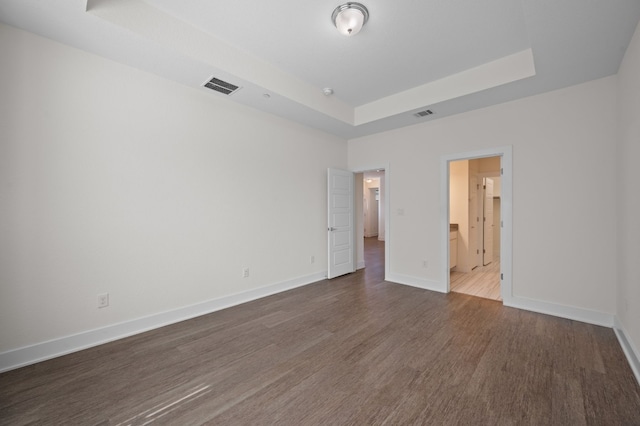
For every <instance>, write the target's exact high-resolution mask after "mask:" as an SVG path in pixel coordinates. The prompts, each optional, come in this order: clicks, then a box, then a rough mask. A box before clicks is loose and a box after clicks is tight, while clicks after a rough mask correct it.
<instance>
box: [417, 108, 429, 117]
mask: <svg viewBox="0 0 640 426" xmlns="http://www.w3.org/2000/svg"><path fill="white" fill-rule="evenodd" d="M431 114H433V111H431V110H430V109H425V110H424V111H420V112H416V113H415V114H413V115H415V116H416V117H418V118H422V117H426V116H427V115H431Z"/></svg>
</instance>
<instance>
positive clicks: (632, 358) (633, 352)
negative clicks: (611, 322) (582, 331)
mask: <svg viewBox="0 0 640 426" xmlns="http://www.w3.org/2000/svg"><path fill="white" fill-rule="evenodd" d="M613 331H615V333H616V336H617V337H618V342H620V346H622V351H623V352H624V355H625V356H626V357H627V361H628V362H629V366H630V367H631V370H632V371H633V375H634V376H636V380H637V382H638V384H639V385H640V351H638V349H637V348H636V347H635V346H634V345H633V342H631V340H629V339H628V338H627V335H628V333H627V332H626V331H625V328H624V326H623V325H622V323H621V322H620V320H619V319H618V317H615V326H614V327H613Z"/></svg>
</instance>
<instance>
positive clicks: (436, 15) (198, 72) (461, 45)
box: [0, 0, 640, 138]
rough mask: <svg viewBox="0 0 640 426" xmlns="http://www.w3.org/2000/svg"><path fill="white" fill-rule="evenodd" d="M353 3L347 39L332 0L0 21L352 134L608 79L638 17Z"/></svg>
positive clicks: (537, 8)
mask: <svg viewBox="0 0 640 426" xmlns="http://www.w3.org/2000/svg"><path fill="white" fill-rule="evenodd" d="M361 3H363V4H365V5H366V7H367V8H368V9H369V13H370V19H369V21H368V22H367V24H366V25H365V27H364V28H363V29H362V31H361V32H360V33H359V34H358V35H356V36H353V37H345V36H342V35H341V34H339V33H338V31H337V30H336V29H335V27H334V26H333V24H332V22H331V20H330V16H331V12H332V11H333V9H334V8H335V7H336V6H338V5H339V4H340V1H339V0H331V1H329V0H307V1H300V0H298V1H294V0H270V1H263V2H259V1H249V0H234V1H232V2H230V1H220V0H47V1H43V0H0V20H1V21H2V22H5V23H7V24H9V25H13V26H16V27H19V28H23V29H25V30H28V31H31V32H34V33H37V34H40V35H42V36H45V37H48V38H51V39H54V40H57V41H60V42H62V43H65V44H68V45H71V46H74V47H77V48H80V49H83V50H86V51H89V52H92V53H96V54H98V55H101V56H104V57H107V58H110V59H112V60H115V61H118V62H122V63H125V64H128V65H131V66H134V67H137V68H140V69H143V70H145V71H149V72H152V73H155V74H157V75H160V76H162V77H165V78H168V79H171V80H174V81H177V82H179V83H182V84H185V85H188V86H190V87H193V88H194V89H196V90H203V91H205V92H206V93H207V95H209V96H212V97H218V98H220V97H224V98H225V99H228V100H229V101H236V102H240V103H243V104H246V105H248V106H251V107H254V108H258V109H261V110H264V111H267V112H270V113H273V114H277V115H280V116H283V117H285V118H289V119H292V120H295V121H298V122H300V123H302V124H305V125H309V126H312V127H315V128H318V129H320V130H323V131H326V132H329V133H333V134H336V135H338V136H342V137H344V138H353V137H358V136H363V135H366V134H370V133H375V132H380V131H384V130H389V129H392V128H396V127H401V126H407V125H412V124H417V123H420V122H424V121H427V120H436V119H438V118H441V117H446V116H448V115H452V114H456V113H460V112H464V111H468V110H471V109H475V108H482V107H485V106H488V105H492V104H496V103H500V102H505V101H508V100H513V99H517V98H520V97H524V96H529V95H533V94H537V93H542V92H545V91H549V90H554V89H557V88H561V87H565V86H569V85H573V84H578V83H582V82H585V81H589V80H593V79H596V78H600V77H605V76H608V75H612V74H615V73H616V72H617V70H618V67H619V65H620V61H621V59H622V57H623V55H624V52H625V50H626V47H627V45H628V43H629V40H630V38H631V36H632V34H633V31H634V30H635V27H636V25H637V23H638V20H639V19H640V1H639V0H520V1H515V0H482V1H477V0H420V1H418V0H395V1H393V2H389V1H383V0H361ZM212 76H215V77H218V78H221V79H223V80H226V81H229V82H231V83H234V84H237V85H239V86H241V87H242V89H241V90H239V91H238V92H236V93H234V94H233V95H230V96H228V97H227V96H225V95H221V94H219V93H216V92H213V91H210V90H209V89H205V88H202V84H203V83H204V82H205V81H206V80H208V79H209V78H210V77H212ZM324 87H330V88H332V89H333V90H334V95H332V96H330V97H326V96H324V95H323V94H322V88H324ZM265 93H268V94H269V95H270V98H268V99H267V98H265V97H264V96H263V94H265ZM426 108H429V109H431V110H432V111H433V112H434V114H433V115H430V116H428V117H425V118H421V119H418V118H416V117H415V116H414V115H413V113H415V112H416V111H420V110H422V109H426Z"/></svg>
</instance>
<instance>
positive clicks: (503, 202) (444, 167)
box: [440, 146, 513, 305]
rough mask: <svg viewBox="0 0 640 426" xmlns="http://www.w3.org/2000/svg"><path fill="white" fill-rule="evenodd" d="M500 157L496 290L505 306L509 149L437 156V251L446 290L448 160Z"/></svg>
mask: <svg viewBox="0 0 640 426" xmlns="http://www.w3.org/2000/svg"><path fill="white" fill-rule="evenodd" d="M486 157H501V160H500V167H501V168H502V176H501V179H500V183H501V193H500V209H501V212H500V213H501V215H500V216H501V217H500V219H501V220H502V223H503V226H502V229H501V230H500V272H501V274H502V277H503V279H502V282H501V283H500V292H501V296H502V300H503V303H504V304H505V305H508V304H509V303H510V302H511V300H512V298H513V283H512V263H513V219H512V217H513V148H512V147H511V146H502V147H497V148H488V149H481V150H478V151H468V152H462V153H456V154H447V155H443V156H442V157H440V252H441V253H442V254H443V258H442V259H441V262H442V263H441V265H440V268H441V274H442V281H443V287H444V288H445V289H446V292H447V293H448V292H449V291H450V282H449V163H450V162H452V161H460V160H472V159H476V158H486Z"/></svg>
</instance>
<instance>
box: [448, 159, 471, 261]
mask: <svg viewBox="0 0 640 426" xmlns="http://www.w3.org/2000/svg"><path fill="white" fill-rule="evenodd" d="M469 196H470V195H469V161H467V160H462V161H452V162H451V163H450V165H449V223H453V224H456V225H458V239H457V247H456V248H455V250H457V254H458V255H457V261H456V266H455V270H456V271H460V272H470V271H471V268H470V267H469V261H470V259H469V231H470V229H469Z"/></svg>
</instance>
